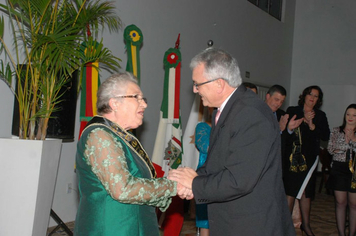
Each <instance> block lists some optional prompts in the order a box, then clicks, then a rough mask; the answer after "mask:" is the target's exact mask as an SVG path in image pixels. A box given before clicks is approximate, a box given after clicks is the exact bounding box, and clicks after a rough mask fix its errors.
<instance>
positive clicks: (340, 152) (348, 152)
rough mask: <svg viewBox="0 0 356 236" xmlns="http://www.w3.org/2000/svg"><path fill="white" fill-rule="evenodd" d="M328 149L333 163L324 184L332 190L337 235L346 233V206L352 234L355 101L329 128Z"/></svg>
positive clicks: (355, 228) (355, 227)
mask: <svg viewBox="0 0 356 236" xmlns="http://www.w3.org/2000/svg"><path fill="white" fill-rule="evenodd" d="M328 151H329V153H330V154H331V155H332V156H333V164H332V167H331V172H330V177H329V179H328V182H327V183H326V187H327V188H328V189H332V190H334V195H335V211H336V214H335V215H336V223H337V229H338V231H339V235H340V236H345V235H346V234H345V225H346V210H347V206H349V235H355V234H356V173H355V169H356V168H355V152H356V104H351V105H349V106H348V107H347V108H346V111H345V114H344V119H343V124H342V125H341V126H339V127H335V128H334V129H333V130H332V132H331V135H330V140H329V144H328Z"/></svg>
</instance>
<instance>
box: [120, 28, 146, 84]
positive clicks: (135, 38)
mask: <svg viewBox="0 0 356 236" xmlns="http://www.w3.org/2000/svg"><path fill="white" fill-rule="evenodd" d="M124 40H125V42H126V50H127V64H126V71H128V72H131V73H132V74H133V75H134V76H136V78H137V80H138V84H139V85H140V77H141V71H140V47H141V45H142V41H143V35H142V32H141V30H140V29H139V28H138V27H137V26H136V25H129V26H127V27H126V28H125V30H124Z"/></svg>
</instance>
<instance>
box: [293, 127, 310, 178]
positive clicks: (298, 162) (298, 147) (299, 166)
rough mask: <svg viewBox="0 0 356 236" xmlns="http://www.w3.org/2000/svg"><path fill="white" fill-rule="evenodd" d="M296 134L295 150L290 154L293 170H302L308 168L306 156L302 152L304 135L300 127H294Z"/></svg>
mask: <svg viewBox="0 0 356 236" xmlns="http://www.w3.org/2000/svg"><path fill="white" fill-rule="evenodd" d="M294 133H295V136H296V139H295V141H294V142H293V150H292V153H291V154H290V156H289V161H290V168H289V170H290V171H291V172H302V171H306V170H307V162H306V160H305V156H304V155H303V154H302V137H301V132H300V128H299V127H298V128H296V129H294Z"/></svg>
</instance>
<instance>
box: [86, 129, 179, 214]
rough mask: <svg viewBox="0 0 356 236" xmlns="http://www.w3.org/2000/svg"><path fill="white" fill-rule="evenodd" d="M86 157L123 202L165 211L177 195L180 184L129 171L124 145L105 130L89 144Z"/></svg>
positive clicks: (93, 135)
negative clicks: (139, 175) (134, 174)
mask: <svg viewBox="0 0 356 236" xmlns="http://www.w3.org/2000/svg"><path fill="white" fill-rule="evenodd" d="M84 156H85V157H86V159H87V162H88V164H90V165H91V167H92V171H93V172H94V173H95V175H96V176H97V177H98V178H99V179H100V181H101V183H102V184H103V185H104V187H105V189H106V190H107V191H108V193H109V194H110V195H111V197H112V198H114V199H116V200H117V201H119V202H122V203H131V204H139V205H143V204H146V205H150V206H155V207H159V208H160V209H161V210H162V211H165V210H166V209H167V208H168V206H169V204H170V203H171V201H172V199H171V197H172V196H175V195H176V191H177V190H176V189H177V188H176V182H174V181H171V180H168V179H167V178H157V179H147V178H138V177H135V176H133V175H131V173H130V172H129V170H128V166H127V162H126V155H125V152H124V150H123V147H122V144H121V143H120V142H117V141H116V139H115V138H114V137H113V136H112V134H109V133H108V132H106V131H104V130H103V129H101V128H97V129H94V130H93V131H91V133H90V134H89V137H88V140H87V142H86V150H85V154H84Z"/></svg>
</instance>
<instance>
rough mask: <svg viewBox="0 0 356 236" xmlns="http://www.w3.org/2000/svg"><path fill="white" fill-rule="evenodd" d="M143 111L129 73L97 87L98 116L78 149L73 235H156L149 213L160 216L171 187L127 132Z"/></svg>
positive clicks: (143, 100) (144, 104) (144, 102)
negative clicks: (77, 192) (77, 202)
mask: <svg viewBox="0 0 356 236" xmlns="http://www.w3.org/2000/svg"><path fill="white" fill-rule="evenodd" d="M146 108H147V100H146V98H144V96H143V94H142V92H141V89H140V88H139V86H138V85H137V80H136V78H135V77H134V76H133V75H132V74H130V73H122V74H115V75H112V76H111V77H109V78H108V79H107V80H105V81H104V82H103V83H102V85H101V86H100V88H99V91H98V93H97V109H98V114H99V115H100V116H95V117H94V118H93V119H92V120H91V121H89V123H88V124H87V126H86V128H85V129H84V131H83V133H82V136H81V138H80V140H79V143H78V149H77V156H76V166H77V177H78V185H79V191H80V202H79V207H78V212H77V217H76V221H75V235H77V236H82V235H83V236H94V235H98V236H113V235H120V236H121V235H124V236H125V235H129V236H147V235H154V236H158V235H159V229H158V223H157V217H156V213H155V207H159V208H160V209H161V210H162V211H165V210H166V209H167V208H168V206H169V204H170V202H171V197H172V196H175V195H176V192H177V187H176V186H177V185H176V182H174V181H171V180H168V179H166V178H156V172H155V170H154V168H153V165H152V163H151V161H150V159H149V157H148V155H147V153H146V151H145V150H144V149H143V147H142V145H141V144H140V142H139V141H138V140H137V138H136V137H135V136H134V135H132V134H131V133H130V132H129V131H128V130H130V129H136V128H137V127H139V126H140V125H141V124H142V120H143V115H144V111H145V109H146Z"/></svg>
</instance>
